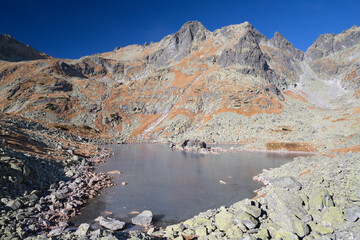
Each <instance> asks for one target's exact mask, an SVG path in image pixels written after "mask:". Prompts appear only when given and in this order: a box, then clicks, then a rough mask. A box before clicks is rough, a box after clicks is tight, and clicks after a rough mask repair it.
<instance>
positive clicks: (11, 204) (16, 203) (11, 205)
mask: <svg viewBox="0 0 360 240" xmlns="http://www.w3.org/2000/svg"><path fill="white" fill-rule="evenodd" d="M6 207H9V208H11V209H12V210H18V209H19V208H21V207H22V203H21V202H20V201H19V200H11V201H9V202H8V203H7V204H6Z"/></svg>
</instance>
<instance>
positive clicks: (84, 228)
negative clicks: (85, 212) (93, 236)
mask: <svg viewBox="0 0 360 240" xmlns="http://www.w3.org/2000/svg"><path fill="white" fill-rule="evenodd" d="M91 230H92V229H91V227H90V224H87V223H83V224H81V225H80V226H79V227H78V229H77V230H76V232H75V235H77V236H87V235H88V234H89V233H90V231H91Z"/></svg>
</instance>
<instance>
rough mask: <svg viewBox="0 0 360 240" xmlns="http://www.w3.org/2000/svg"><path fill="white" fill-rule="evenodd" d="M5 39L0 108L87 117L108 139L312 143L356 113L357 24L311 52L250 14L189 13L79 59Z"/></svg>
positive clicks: (73, 121)
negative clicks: (160, 31)
mask: <svg viewBox="0 0 360 240" xmlns="http://www.w3.org/2000/svg"><path fill="white" fill-rule="evenodd" d="M0 41H1V45H0V58H1V59H2V60H3V61H0V92H1V94H0V107H1V111H3V112H7V113H13V114H20V115H22V116H24V117H28V118H32V119H38V120H44V121H51V122H54V123H61V124H68V125H76V126H84V127H85V128H86V129H89V131H90V130H91V131H95V132H97V133H98V135H99V136H100V137H104V138H115V139H118V140H121V141H143V140H158V141H168V140H171V141H180V140H182V139H199V140H206V141H215V142H216V141H218V142H229V141H230V142H246V143H249V144H253V145H254V147H257V148H264V147H265V148H266V146H278V148H286V147H285V146H286V144H282V143H283V142H295V143H296V144H298V145H296V144H295V145H296V146H298V148H299V149H300V148H301V149H302V150H304V149H305V150H307V151H316V150H319V149H322V148H323V147H324V146H325V145H329V144H336V143H340V142H341V141H343V140H344V139H347V136H349V135H350V134H351V132H352V130H351V126H353V124H355V123H356V122H357V121H358V120H357V119H358V114H359V109H358V107H357V106H358V103H359V96H360V93H359V85H360V77H359V76H360V75H359V73H360V67H359V66H360V54H359V52H360V51H359V47H360V44H359V41H360V28H359V27H356V26H354V27H352V28H351V29H349V30H346V31H344V32H342V33H340V34H337V35H335V34H324V35H321V36H320V37H319V38H318V39H317V40H316V41H315V42H314V44H313V45H311V46H310V47H309V49H308V50H307V51H306V52H303V51H301V50H298V49H296V48H295V47H294V46H293V45H292V44H291V43H290V42H289V41H288V40H287V39H286V38H285V37H284V36H283V35H281V34H280V33H275V34H274V36H273V38H271V39H267V38H266V37H265V36H264V35H262V34H261V33H260V32H259V31H257V30H256V29H255V28H254V27H253V26H252V25H251V24H250V23H248V22H245V23H242V24H238V25H230V26H226V27H223V28H221V29H218V30H215V31H213V32H211V31H209V30H207V29H206V28H205V27H204V26H203V25H202V24H201V23H200V22H197V21H193V22H187V23H185V24H184V25H183V26H182V27H181V28H180V30H179V31H178V32H176V33H174V34H171V35H169V36H166V37H164V38H163V39H162V40H161V41H160V42H157V43H150V44H144V45H130V46H127V47H123V48H116V49H115V50H114V51H111V52H107V53H102V54H95V55H92V56H86V57H83V58H80V59H76V60H69V59H56V58H52V57H50V56H48V55H46V54H43V53H40V52H38V51H36V50H35V49H33V48H31V47H29V46H27V45H24V44H22V43H20V42H18V41H16V40H15V39H13V38H11V37H9V36H7V35H1V37H0ZM14 49H15V50H14ZM30 60H31V61H30ZM320 116H321V117H320ZM338 119H342V120H341V121H340V120H338ZM284 129H285V130H284ZM340 129H341V131H342V134H337V133H338V132H339V130H340ZM334 134H335V135H336V134H337V135H336V139H335V140H334V139H333V138H331V136H334ZM330 138H331V139H332V140H329V139H330ZM293 150H296V148H295V149H293Z"/></svg>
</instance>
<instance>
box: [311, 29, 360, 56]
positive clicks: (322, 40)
mask: <svg viewBox="0 0 360 240" xmlns="http://www.w3.org/2000/svg"><path fill="white" fill-rule="evenodd" d="M358 43H360V27H358V26H356V25H355V26H353V27H352V28H350V29H347V30H345V31H343V32H342V33H339V34H337V35H335V34H334V33H326V34H322V35H320V36H319V37H318V39H316V40H315V42H314V43H313V44H312V45H311V46H310V47H309V48H308V50H307V51H306V59H307V60H308V61H314V60H316V59H319V58H321V57H326V56H329V55H331V54H333V53H335V52H338V51H341V50H345V49H349V48H351V47H353V46H355V45H356V44H358Z"/></svg>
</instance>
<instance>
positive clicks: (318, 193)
mask: <svg viewBox="0 0 360 240" xmlns="http://www.w3.org/2000/svg"><path fill="white" fill-rule="evenodd" d="M309 206H310V209H311V210H312V211H316V210H318V211H321V210H323V209H324V208H328V207H332V206H334V202H333V200H332V198H331V196H330V194H329V192H328V190H326V189H317V190H315V191H314V192H313V193H312V194H311V195H310V199H309Z"/></svg>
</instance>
